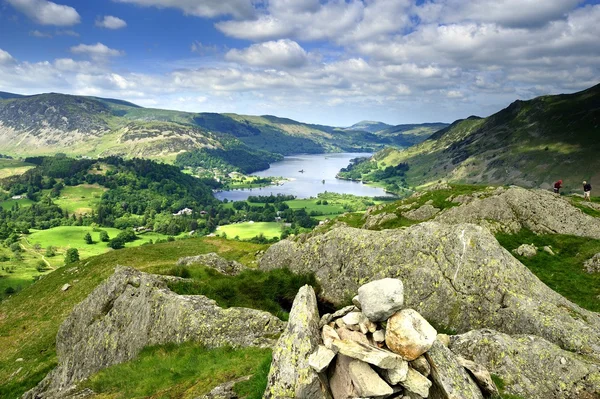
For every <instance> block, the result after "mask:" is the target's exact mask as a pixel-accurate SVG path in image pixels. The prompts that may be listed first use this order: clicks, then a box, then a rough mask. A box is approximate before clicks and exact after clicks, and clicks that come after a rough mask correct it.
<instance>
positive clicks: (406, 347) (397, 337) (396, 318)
mask: <svg viewBox="0 0 600 399" xmlns="http://www.w3.org/2000/svg"><path fill="white" fill-rule="evenodd" d="M436 336H437V331H436V330H435V328H433V327H432V326H431V324H429V322H427V320H425V319H424V318H423V317H422V316H421V315H420V314H419V313H417V312H416V311H415V310H413V309H403V310H401V311H400V312H398V313H396V314H395V315H393V316H392V317H390V319H389V320H388V322H387V330H386V334H385V343H386V345H387V347H388V348H389V349H390V350H391V351H393V352H395V353H397V354H399V355H400V356H402V358H404V359H405V360H408V361H412V360H415V359H417V358H418V357H419V356H421V355H422V354H424V353H425V352H427V351H428V350H429V348H431V345H433V343H434V342H435V338H436Z"/></svg>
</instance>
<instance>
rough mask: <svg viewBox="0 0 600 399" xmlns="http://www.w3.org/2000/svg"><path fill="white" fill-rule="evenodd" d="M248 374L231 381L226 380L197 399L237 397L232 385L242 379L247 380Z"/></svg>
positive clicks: (229, 398) (230, 398)
mask: <svg viewBox="0 0 600 399" xmlns="http://www.w3.org/2000/svg"><path fill="white" fill-rule="evenodd" d="M249 379H250V376H246V377H242V378H238V379H236V380H233V381H229V382H226V383H224V384H221V385H218V386H216V387H215V388H213V389H212V390H211V391H210V392H209V393H207V394H206V395H203V396H200V397H199V398H198V399H238V394H237V393H235V391H234V390H233V387H234V386H235V384H237V383H239V382H243V381H248V380H249Z"/></svg>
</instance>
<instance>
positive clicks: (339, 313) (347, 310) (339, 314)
mask: <svg viewBox="0 0 600 399" xmlns="http://www.w3.org/2000/svg"><path fill="white" fill-rule="evenodd" d="M357 310H358V309H357V308H356V307H355V306H353V305H350V306H346V307H343V308H341V309H340V310H338V311H337V312H335V313H334V314H333V315H332V317H333V318H334V319H339V318H340V317H344V316H346V315H347V314H348V313H350V312H355V311H357Z"/></svg>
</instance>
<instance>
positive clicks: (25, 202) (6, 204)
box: [0, 198, 34, 209]
mask: <svg viewBox="0 0 600 399" xmlns="http://www.w3.org/2000/svg"><path fill="white" fill-rule="evenodd" d="M33 203H34V202H33V201H32V200H30V199H29V198H24V199H20V200H12V199H10V200H6V201H0V208H2V209H12V207H13V206H14V205H15V204H19V206H20V207H22V208H27V207H29V206H31V204H33Z"/></svg>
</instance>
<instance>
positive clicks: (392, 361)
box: [332, 340, 404, 369]
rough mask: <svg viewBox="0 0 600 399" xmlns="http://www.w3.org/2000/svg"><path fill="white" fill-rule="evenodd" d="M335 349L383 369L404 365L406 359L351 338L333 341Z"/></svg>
mask: <svg viewBox="0 0 600 399" xmlns="http://www.w3.org/2000/svg"><path fill="white" fill-rule="evenodd" d="M332 345H333V347H334V348H335V349H334V350H337V352H338V353H340V354H342V355H344V356H348V357H351V358H353V359H357V360H362V361H363V362H366V363H369V364H372V365H374V366H377V367H379V368H382V369H393V368H398V367H401V366H402V363H403V362H404V360H403V359H402V358H401V357H400V356H398V355H396V354H394V353H392V352H389V351H385V350H382V349H379V348H376V347H374V346H370V345H366V344H362V343H360V342H355V341H350V340H335V341H333V344H332Z"/></svg>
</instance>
